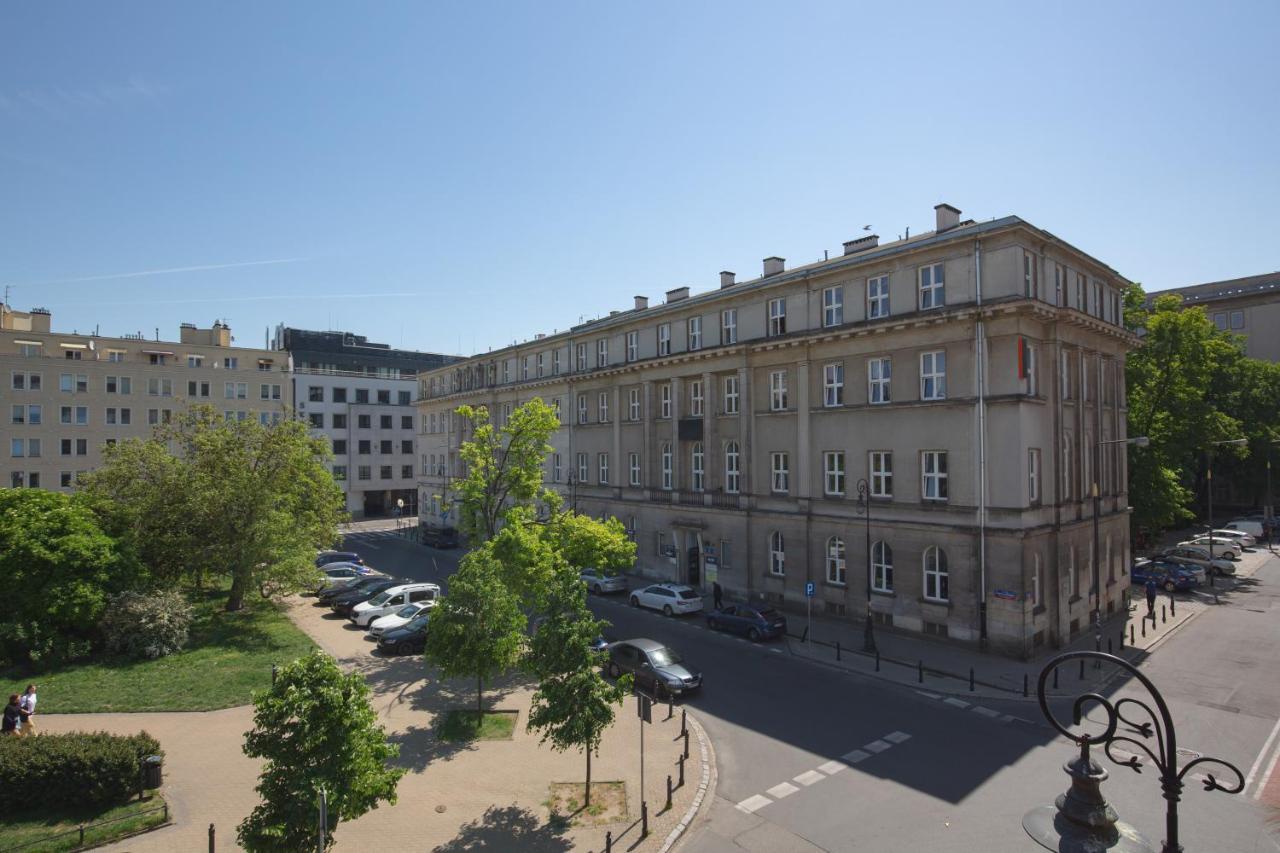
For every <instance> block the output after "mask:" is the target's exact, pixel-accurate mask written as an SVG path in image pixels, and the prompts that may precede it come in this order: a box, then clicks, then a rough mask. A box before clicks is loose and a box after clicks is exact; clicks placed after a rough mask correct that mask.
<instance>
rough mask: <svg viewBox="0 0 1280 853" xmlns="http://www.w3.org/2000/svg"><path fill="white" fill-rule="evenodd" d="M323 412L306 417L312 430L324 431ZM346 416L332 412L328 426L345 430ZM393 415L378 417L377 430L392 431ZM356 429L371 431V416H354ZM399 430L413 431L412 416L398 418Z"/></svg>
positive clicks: (393, 426)
mask: <svg viewBox="0 0 1280 853" xmlns="http://www.w3.org/2000/svg"><path fill="white" fill-rule="evenodd" d="M324 419H325V413H324V412H311V413H310V414H308V415H307V423H309V424H310V425H311V426H312V427H313V428H314V429H324ZM347 423H348V421H347V415H346V413H344V412H333V413H331V414H330V415H329V425H330V427H331V428H332V429H346V428H347ZM394 428H395V416H394V415H378V429H394ZM356 429H373V416H372V415H356ZM400 429H413V415H401V416H400Z"/></svg>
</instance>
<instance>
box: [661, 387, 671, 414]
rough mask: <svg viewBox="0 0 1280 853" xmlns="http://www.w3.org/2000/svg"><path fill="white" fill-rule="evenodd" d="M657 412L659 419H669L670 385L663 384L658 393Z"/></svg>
mask: <svg viewBox="0 0 1280 853" xmlns="http://www.w3.org/2000/svg"><path fill="white" fill-rule="evenodd" d="M658 412H659V415H658V416H659V417H661V418H670V417H671V383H670V382H668V383H666V384H664V385H663V386H662V387H661V389H660V390H659V391H658Z"/></svg>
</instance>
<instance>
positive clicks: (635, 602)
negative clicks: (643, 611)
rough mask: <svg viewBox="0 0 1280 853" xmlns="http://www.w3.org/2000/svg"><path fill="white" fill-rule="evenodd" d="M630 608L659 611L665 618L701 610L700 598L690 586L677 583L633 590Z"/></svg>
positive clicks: (658, 584) (657, 584)
mask: <svg viewBox="0 0 1280 853" xmlns="http://www.w3.org/2000/svg"><path fill="white" fill-rule="evenodd" d="M631 606H632V607H648V608H649V609H650V610H661V611H662V612H663V613H665V614H666V615H667V616H674V615H676V614H677V613H681V614H683V613H697V612H698V611H699V610H701V609H702V596H701V595H699V594H698V592H697V590H695V589H694V588H693V587H690V586H683V585H681V584H678V583H655V584H653V585H652V586H646V587H644V588H643V589H633V590H632V591H631Z"/></svg>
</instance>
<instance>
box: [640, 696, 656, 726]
mask: <svg viewBox="0 0 1280 853" xmlns="http://www.w3.org/2000/svg"><path fill="white" fill-rule="evenodd" d="M636 699H637V700H639V701H637V702H636V716H637V717H639V718H640V719H641V720H643V721H644V722H646V723H652V722H653V700H652V699H650V698H649V697H648V696H645V695H644V694H643V693H642V694H640V695H639V696H637V697H636Z"/></svg>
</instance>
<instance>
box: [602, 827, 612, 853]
mask: <svg viewBox="0 0 1280 853" xmlns="http://www.w3.org/2000/svg"><path fill="white" fill-rule="evenodd" d="M604 853H613V830H612V829H611V830H609V831H608V832H606V833H605V834H604Z"/></svg>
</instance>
